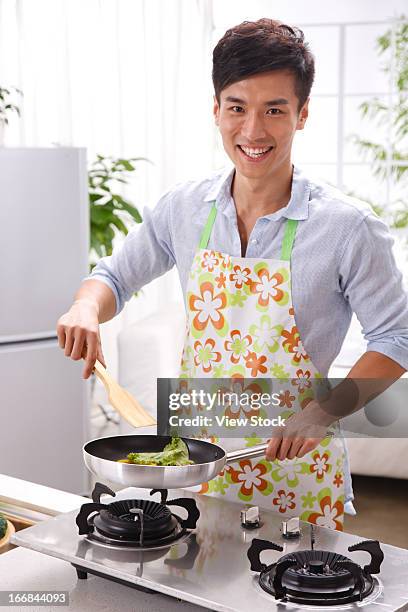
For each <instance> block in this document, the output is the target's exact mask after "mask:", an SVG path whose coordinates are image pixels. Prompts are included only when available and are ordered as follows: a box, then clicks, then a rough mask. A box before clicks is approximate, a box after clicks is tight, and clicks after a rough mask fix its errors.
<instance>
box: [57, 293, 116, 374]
mask: <svg viewBox="0 0 408 612" xmlns="http://www.w3.org/2000/svg"><path fill="white" fill-rule="evenodd" d="M57 334H58V343H59V346H60V347H61V348H62V349H64V354H65V355H66V356H67V357H71V359H74V361H79V359H82V358H84V359H85V366H84V370H83V378H85V379H86V378H89V376H90V375H91V374H92V370H93V368H94V365H95V361H96V360H97V359H98V360H99V361H100V362H101V363H102V364H103V365H104V366H105V367H106V364H105V358H104V356H103V353H102V346H101V338H100V335H99V320H98V307H97V304H96V303H94V302H93V301H92V300H88V299H86V298H85V299H79V300H77V301H76V302H74V303H73V305H72V306H71V308H70V309H69V310H68V312H66V313H65V314H63V315H62V317H60V318H59V319H58V323H57Z"/></svg>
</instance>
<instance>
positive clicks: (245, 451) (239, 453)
mask: <svg viewBox="0 0 408 612" xmlns="http://www.w3.org/2000/svg"><path fill="white" fill-rule="evenodd" d="M267 447H268V445H267V444H258V445H257V446H250V447H249V448H242V449H239V450H236V451H231V452H230V453H227V461H226V463H228V464H230V463H234V462H235V461H240V460H241V459H255V458H256V457H262V456H263V455H265V451H266V449H267Z"/></svg>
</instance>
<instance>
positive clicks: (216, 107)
mask: <svg viewBox="0 0 408 612" xmlns="http://www.w3.org/2000/svg"><path fill="white" fill-rule="evenodd" d="M213 112H214V120H215V125H218V123H219V117H220V105H219V104H218V102H217V98H216V96H215V95H214V109H213Z"/></svg>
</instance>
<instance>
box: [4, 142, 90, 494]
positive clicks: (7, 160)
mask: <svg viewBox="0 0 408 612" xmlns="http://www.w3.org/2000/svg"><path fill="white" fill-rule="evenodd" d="M0 232H1V235H0V473H1V474H6V475H8V476H14V477H16V478H21V479H24V480H28V481H31V482H35V483H38V484H43V485H47V486H50V487H54V488H57V489H62V490H64V491H70V492H72V493H78V494H83V493H84V492H86V491H87V490H88V476H87V473H86V468H85V467H84V464H83V460H82V450H81V449H82V445H83V444H84V442H85V441H86V440H87V439H88V436H89V426H88V423H89V384H88V383H87V382H85V381H84V380H83V379H82V377H81V371H82V364H80V363H78V362H74V361H72V360H71V359H68V358H67V357H65V356H64V354H63V351H62V350H61V349H60V348H59V347H58V343H57V338H56V322H57V319H58V318H59V316H61V314H62V313H63V312H65V311H66V310H67V309H68V308H69V306H70V304H71V303H72V299H73V296H74V293H75V291H76V290H77V288H78V286H79V285H80V282H81V280H82V279H83V277H84V276H85V275H86V274H87V269H88V268H87V266H88V244H89V207H88V196H87V170H86V151H85V149H78V148H0ZM0 494H1V491H0Z"/></svg>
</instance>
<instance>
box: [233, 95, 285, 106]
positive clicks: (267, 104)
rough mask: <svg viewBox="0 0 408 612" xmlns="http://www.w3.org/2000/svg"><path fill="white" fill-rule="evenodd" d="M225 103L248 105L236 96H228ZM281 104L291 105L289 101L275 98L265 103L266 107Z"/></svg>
mask: <svg viewBox="0 0 408 612" xmlns="http://www.w3.org/2000/svg"><path fill="white" fill-rule="evenodd" d="M225 101H226V102H233V103H234V104H246V102H245V100H241V98H234V96H227V97H226V98H225ZM281 104H289V100H287V99H286V98H275V99H274V100H268V102H265V106H279V105H281Z"/></svg>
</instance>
